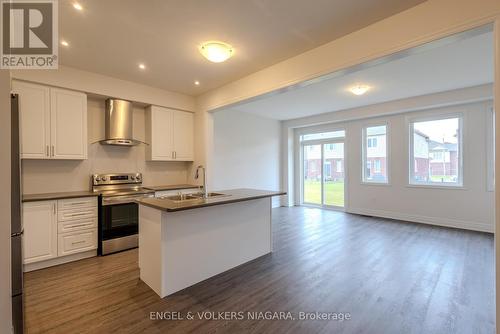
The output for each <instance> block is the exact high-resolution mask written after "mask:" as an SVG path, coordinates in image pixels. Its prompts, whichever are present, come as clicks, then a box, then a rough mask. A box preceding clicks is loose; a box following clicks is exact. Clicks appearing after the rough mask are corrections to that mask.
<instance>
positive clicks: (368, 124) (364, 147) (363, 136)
mask: <svg viewBox="0 0 500 334" xmlns="http://www.w3.org/2000/svg"><path fill="white" fill-rule="evenodd" d="M375 126H385V159H386V162H385V170H386V181H385V182H384V181H369V180H367V179H366V177H365V173H366V172H365V170H366V162H367V159H366V158H367V156H366V155H367V142H366V129H367V128H371V127H375ZM390 142H391V136H390V126H389V122H388V121H387V120H385V121H380V120H379V121H370V122H366V123H364V124H363V125H362V128H361V184H374V185H390V184H391V177H390V171H391V168H390V164H391V152H390V148H391V144H390ZM374 169H375V168H374Z"/></svg>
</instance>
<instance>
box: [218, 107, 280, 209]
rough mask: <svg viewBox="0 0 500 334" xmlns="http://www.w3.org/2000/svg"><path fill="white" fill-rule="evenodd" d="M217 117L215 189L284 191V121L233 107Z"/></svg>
mask: <svg viewBox="0 0 500 334" xmlns="http://www.w3.org/2000/svg"><path fill="white" fill-rule="evenodd" d="M213 118H214V120H213V121H214V151H213V164H212V166H213V167H212V168H213V171H212V177H213V181H212V185H213V189H235V188H257V189H266V190H280V140H281V123H280V122H279V121H276V120H273V119H268V118H263V117H259V116H254V115H251V114H248V113H242V112H238V111H233V110H224V111H219V112H216V113H214V115H213ZM278 203H279V201H278V200H275V201H274V206H278Z"/></svg>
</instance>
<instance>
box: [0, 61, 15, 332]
mask: <svg viewBox="0 0 500 334" xmlns="http://www.w3.org/2000/svg"><path fill="white" fill-rule="evenodd" d="M0 143H1V146H0V157H2V159H1V161H0V180H1V181H0V182H1V184H2V187H3V189H4V191H2V192H1V193H0V215H1V218H0V333H11V332H12V320H11V319H12V314H11V310H12V307H11V302H12V301H11V285H10V281H11V276H10V74H9V72H8V71H5V70H0Z"/></svg>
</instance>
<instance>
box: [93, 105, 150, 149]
mask: <svg viewBox="0 0 500 334" xmlns="http://www.w3.org/2000/svg"><path fill="white" fill-rule="evenodd" d="M133 124H134V123H133V114H132V102H130V101H125V100H118V99H107V100H106V114H105V137H106V139H104V140H101V141H100V143H101V144H103V145H117V146H134V145H138V144H140V143H141V141H139V140H135V139H133V138H132V129H133Z"/></svg>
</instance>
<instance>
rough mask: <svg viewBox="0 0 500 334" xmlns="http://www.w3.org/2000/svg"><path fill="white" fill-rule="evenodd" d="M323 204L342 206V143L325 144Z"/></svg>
mask: <svg viewBox="0 0 500 334" xmlns="http://www.w3.org/2000/svg"><path fill="white" fill-rule="evenodd" d="M323 155H324V166H323V171H324V185H323V191H324V204H325V205H335V206H341V207H343V206H344V176H345V174H344V166H345V165H344V143H333V144H325V145H324V149H323Z"/></svg>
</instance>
